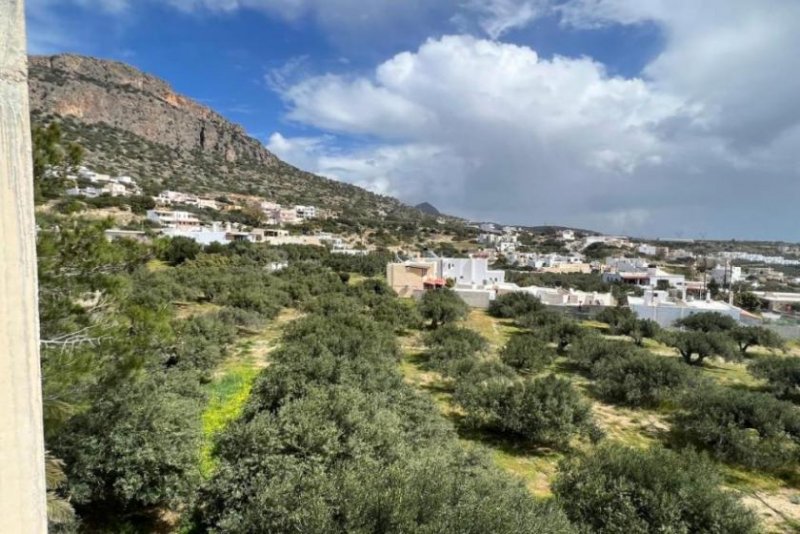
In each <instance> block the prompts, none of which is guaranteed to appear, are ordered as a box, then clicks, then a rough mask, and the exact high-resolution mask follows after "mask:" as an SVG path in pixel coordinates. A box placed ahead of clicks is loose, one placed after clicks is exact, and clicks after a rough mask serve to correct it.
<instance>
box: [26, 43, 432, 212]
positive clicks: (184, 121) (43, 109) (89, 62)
mask: <svg viewBox="0 0 800 534" xmlns="http://www.w3.org/2000/svg"><path fill="white" fill-rule="evenodd" d="M29 80H30V81H29V83H30V102H31V115H32V120H33V122H34V124H45V123H49V122H51V121H53V120H57V121H59V122H60V124H61V126H62V130H63V131H64V134H65V137H66V138H67V140H68V141H76V142H78V143H80V144H82V145H83V146H84V148H85V149H86V150H87V156H86V160H87V164H88V165H89V166H90V167H92V168H93V169H95V170H98V171H106V172H114V173H119V174H127V175H130V176H133V177H135V178H137V179H138V181H139V183H140V184H142V185H143V186H145V187H146V188H148V189H151V190H153V191H155V190H158V189H161V188H170V189H179V190H186V191H190V192H197V193H205V192H234V193H249V194H259V195H262V196H265V197H267V198H270V199H273V200H275V201H278V202H281V203H298V204H302V203H308V204H314V205H317V206H320V207H323V208H328V209H332V210H336V211H339V212H342V213H343V214H345V215H348V216H354V217H355V216H357V217H380V216H385V215H386V214H392V215H395V216H398V217H401V218H418V217H421V216H423V214H422V213H421V212H420V211H419V210H416V209H414V208H411V207H409V206H406V205H405V204H403V203H401V202H400V201H398V200H396V199H393V198H390V197H385V196H380V195H375V194H373V193H370V192H368V191H365V190H363V189H361V188H358V187H355V186H352V185H348V184H344V183H341V182H337V181H334V180H329V179H326V178H322V177H319V176H315V175H313V174H311V173H307V172H304V171H301V170H300V169H297V168H295V167H292V166H291V165H289V164H287V163H285V162H283V161H281V160H280V159H279V158H278V157H276V156H275V155H274V154H272V153H271V152H270V151H268V150H267V149H266V148H265V147H264V146H263V145H262V144H261V143H260V142H259V141H258V140H256V139H253V138H252V137H249V136H248V135H247V134H246V132H245V131H244V129H243V128H241V127H240V126H238V125H235V124H233V123H231V122H229V121H228V120H227V119H225V118H224V117H223V116H221V115H220V114H218V113H216V112H215V111H213V110H212V109H210V108H208V107H206V106H203V105H201V104H199V103H197V102H195V101H193V100H191V99H189V98H187V97H185V96H182V95H180V94H178V93H176V92H175V91H174V90H173V89H172V88H171V87H170V86H169V85H168V84H167V83H166V82H164V81H162V80H160V79H158V78H156V77H154V76H151V75H149V74H146V73H144V72H141V71H139V70H137V69H135V68H133V67H131V66H129V65H126V64H124V63H119V62H116V61H107V60H103V59H96V58H91V57H84V56H77V55H71V54H63V55H56V56H32V57H30V59H29Z"/></svg>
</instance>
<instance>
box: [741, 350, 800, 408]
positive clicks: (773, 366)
mask: <svg viewBox="0 0 800 534" xmlns="http://www.w3.org/2000/svg"><path fill="white" fill-rule="evenodd" d="M750 372H751V373H753V375H754V376H757V377H758V378H763V379H765V380H766V381H767V383H768V384H769V387H770V389H771V390H772V392H773V393H774V394H775V395H776V396H778V397H781V398H785V399H797V398H800V358H787V357H781V356H766V357H762V358H759V359H758V360H756V361H754V362H752V363H751V364H750Z"/></svg>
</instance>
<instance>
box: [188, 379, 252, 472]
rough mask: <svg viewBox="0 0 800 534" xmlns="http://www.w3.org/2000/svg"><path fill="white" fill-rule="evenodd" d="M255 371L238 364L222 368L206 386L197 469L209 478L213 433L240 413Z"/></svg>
mask: <svg viewBox="0 0 800 534" xmlns="http://www.w3.org/2000/svg"><path fill="white" fill-rule="evenodd" d="M258 372H259V370H258V369H256V368H254V367H252V366H251V365H248V364H247V363H241V364H239V365H236V366H235V367H230V368H228V369H226V372H225V374H224V375H223V376H221V377H219V378H216V379H215V380H214V381H213V382H212V383H211V385H210V388H211V389H210V400H209V403H208V406H206V409H205V411H204V412H203V418H202V421H203V446H202V447H201V449H200V472H201V473H202V475H203V477H206V478H207V477H209V476H210V475H211V473H212V472H213V471H214V468H215V467H216V460H215V458H214V456H213V454H212V453H213V450H214V440H215V439H216V437H217V435H218V434H219V433H220V432H221V431H222V430H223V429H224V428H225V427H226V426H227V425H228V424H229V423H230V422H232V421H233V420H235V419H236V418H237V417H239V415H241V413H242V409H243V408H244V405H245V403H246V402H247V399H248V397H249V396H250V390H251V389H252V388H253V382H254V381H255V378H256V376H257V375H258Z"/></svg>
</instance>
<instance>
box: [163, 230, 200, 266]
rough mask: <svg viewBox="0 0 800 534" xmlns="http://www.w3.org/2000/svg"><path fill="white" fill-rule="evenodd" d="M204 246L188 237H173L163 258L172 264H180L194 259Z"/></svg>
mask: <svg viewBox="0 0 800 534" xmlns="http://www.w3.org/2000/svg"><path fill="white" fill-rule="evenodd" d="M201 250H202V247H201V246H200V245H199V244H198V243H197V242H196V241H195V240H194V239H189V238H188V237H182V236H178V237H173V238H171V239H170V240H169V243H168V244H167V246H166V247H165V249H164V251H163V253H162V255H161V259H162V260H164V261H166V262H167V263H169V264H170V265H180V264H181V263H183V262H185V261H187V260H193V259H195V258H196V257H197V255H198V254H200V251H201Z"/></svg>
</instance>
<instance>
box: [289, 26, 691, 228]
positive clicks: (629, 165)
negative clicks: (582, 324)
mask: <svg viewBox="0 0 800 534" xmlns="http://www.w3.org/2000/svg"><path fill="white" fill-rule="evenodd" d="M283 97H284V98H285V99H286V101H287V103H288V104H289V112H288V116H289V117H290V118H291V119H293V120H296V121H298V122H302V123H304V124H308V125H313V126H316V127H318V128H321V129H324V130H326V131H330V132H334V133H336V134H353V133H357V134H360V135H367V136H371V137H372V138H374V139H377V140H379V141H383V142H384V144H382V145H380V144H379V145H378V146H377V147H376V148H372V149H371V150H370V149H367V150H364V149H360V150H359V151H357V152H355V153H350V154H347V155H346V156H343V155H338V156H337V157H338V158H339V159H343V158H346V159H348V161H350V165H349V166H348V170H349V172H348V173H347V175H346V176H345V178H346V179H349V180H350V181H354V180H361V181H364V180H368V176H369V174H370V173H371V172H373V171H374V169H375V167H373V166H371V165H365V166H363V167H360V166H358V165H355V164H353V163H352V161H353V160H358V159H362V160H366V161H381V162H386V161H388V160H391V162H392V164H391V165H387V164H383V165H380V166H379V169H380V175H381V180H382V181H388V182H389V184H390V186H389V190H392V191H396V192H398V194H400V195H401V196H402V197H403V198H407V199H409V200H412V201H421V200H430V201H432V202H434V203H435V204H437V205H441V206H444V207H450V208H453V209H454V210H455V211H459V212H466V213H469V214H471V215H474V216H479V217H494V218H502V219H504V220H508V219H509V218H514V219H515V220H527V221H537V220H538V221H540V222H541V221H542V220H543V219H550V220H551V221H552V220H555V219H556V217H557V215H558V210H560V209H565V208H566V207H567V206H571V207H572V209H570V210H564V211H563V212H562V213H563V214H564V217H563V218H570V217H571V218H573V219H574V220H576V221H577V220H578V218H579V217H580V216H581V215H580V214H583V216H584V220H586V219H588V218H590V216H596V219H598V220H600V219H602V220H604V221H606V223H607V224H617V223H619V224H622V223H624V224H629V223H630V224H633V223H637V222H641V221H643V220H645V219H646V218H645V217H643V216H642V215H641V213H640V212H637V217H620V216H619V214H618V211H619V209H620V207H619V206H618V205H616V203H615V202H614V201H613V198H607V197H614V195H604V194H603V191H604V190H609V189H611V190H613V189H626V188H629V187H631V185H633V186H634V187H636V188H639V189H641V187H642V184H641V183H637V182H639V181H640V180H641V179H640V178H639V175H638V173H640V172H645V170H646V169H652V168H657V167H659V166H661V165H662V164H663V161H664V160H665V159H667V158H669V156H670V152H671V150H672V148H671V146H670V145H669V143H665V142H664V140H663V139H662V137H661V135H660V134H659V131H658V130H659V128H660V127H661V126H662V125H664V124H666V123H667V122H669V121H674V120H677V119H680V120H683V121H687V122H691V121H692V120H693V119H694V117H695V115H696V114H697V112H698V110H697V109H696V108H693V107H692V106H687V105H686V103H685V102H684V101H683V100H682V99H680V98H677V97H675V96H672V95H670V94H667V93H662V92H658V91H654V90H653V89H652V87H650V86H649V85H648V84H647V83H646V82H645V81H643V80H641V79H624V78H619V77H613V76H609V75H608V74H607V72H606V70H605V69H604V67H603V65H601V64H599V63H597V62H595V61H593V60H591V59H589V58H564V57H555V58H553V59H549V60H545V59H542V58H540V57H539V56H538V55H537V54H536V52H535V51H534V50H532V49H530V48H527V47H523V46H515V45H511V44H503V43H498V42H494V41H488V40H481V39H475V38H472V37H468V36H447V37H443V38H441V39H436V40H429V41H427V42H426V43H425V44H423V45H422V46H421V47H420V48H419V50H417V51H416V52H404V53H401V54H398V55H396V56H394V57H392V58H391V59H389V60H387V61H385V62H384V63H382V64H380V65H379V66H378V67H377V68H376V69H375V72H374V74H373V76H371V77H369V78H354V79H343V78H342V77H338V76H321V77H315V78H311V79H308V80H305V81H303V82H302V83H299V84H297V85H296V86H294V87H291V88H289V89H288V90H286V91H285V92H284V93H283ZM408 146H414V147H426V148H427V149H428V150H427V151H425V150H422V151H421V150H419V149H417V150H414V151H408V150H403V148H405V147H408ZM387 154H391V157H388V156H387ZM443 154H446V157H442V155H443ZM434 158H435V159H436V160H437V164H431V165H430V167H426V166H425V165H424V164H422V163H421V162H423V161H424V160H425V159H429V160H430V159H434ZM442 162H444V163H446V165H447V166H445V167H443V165H442ZM405 165H408V166H409V167H410V168H413V172H401V171H402V170H403V169H404V166H405ZM313 168H315V169H317V170H320V171H322V170H323V166H321V165H320V164H319V163H316V164H315V165H313ZM354 177H355V178H354ZM442 183H444V184H447V187H430V186H429V185H430V184H437V185H439V184H442ZM657 187H658V185H657V184H651V185H650V189H651V190H653V188H657ZM454 192H457V194H454ZM567 213H570V214H569V215H568V214H567ZM604 214H613V216H612V215H608V216H606V215H604ZM604 217H605V218H604ZM620 221H622V222H620ZM631 221H632V222H631Z"/></svg>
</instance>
